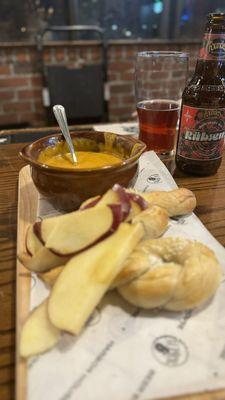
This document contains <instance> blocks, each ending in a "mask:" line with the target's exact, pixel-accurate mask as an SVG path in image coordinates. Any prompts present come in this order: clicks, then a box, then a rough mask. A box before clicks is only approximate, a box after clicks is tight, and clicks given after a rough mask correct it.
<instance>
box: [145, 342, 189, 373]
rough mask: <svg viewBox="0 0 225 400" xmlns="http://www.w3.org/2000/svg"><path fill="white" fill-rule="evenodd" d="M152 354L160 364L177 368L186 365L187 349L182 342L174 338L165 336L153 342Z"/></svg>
mask: <svg viewBox="0 0 225 400" xmlns="http://www.w3.org/2000/svg"><path fill="white" fill-rule="evenodd" d="M152 354H153V356H154V357H155V359H156V360H157V361H158V362H159V363H160V364H163V365H166V366H168V367H177V366H179V365H182V364H185V363H186V361H187V359H188V348H187V346H186V344H185V343H184V342H183V341H182V340H180V339H178V338H176V337H175V336H171V335H165V336H159V337H158V338H156V339H155V340H154V342H153V344H152Z"/></svg>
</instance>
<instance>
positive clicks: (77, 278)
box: [48, 223, 144, 334]
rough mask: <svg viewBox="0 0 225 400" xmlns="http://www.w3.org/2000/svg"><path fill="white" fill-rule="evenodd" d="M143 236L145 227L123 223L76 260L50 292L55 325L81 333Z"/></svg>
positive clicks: (71, 262) (60, 276)
mask: <svg viewBox="0 0 225 400" xmlns="http://www.w3.org/2000/svg"><path fill="white" fill-rule="evenodd" d="M143 234H144V230H143V227H142V224H135V225H131V224H127V223H121V224H120V226H119V228H118V230H117V231H116V232H115V233H114V234H112V235H111V236H110V237H108V238H107V239H105V240H104V241H102V242H100V243H99V244H97V245H95V246H94V247H92V248H90V249H89V250H86V251H84V252H83V253H81V254H79V255H77V256H75V257H73V258H72V259H71V260H70V261H69V262H68V264H67V265H66V266H65V267H64V269H63V271H62V272H61V274H60V275H59V277H58V279H57V280H56V283H55V285H54V286H53V288H52V291H51V295H50V298H49V303H48V313H49V318H50V320H51V322H52V324H53V325H55V326H56V327H57V328H59V329H62V330H65V331H68V332H70V333H72V334H78V333H79V332H80V331H81V329H82V328H83V326H84V324H85V322H86V321H87V320H88V318H89V317H90V315H91V313H92V312H93V310H94V309H95V307H96V306H97V304H98V303H99V302H100V300H101V299H102V297H103V295H104V294H105V292H106V291H107V290H108V288H109V286H110V284H111V283H112V281H113V280H114V278H115V277H116V275H117V274H118V273H119V272H120V271H121V269H122V268H123V264H124V261H125V260H126V258H127V257H128V256H129V254H130V253H131V252H132V250H133V249H134V248H135V246H136V245H137V243H138V242H139V241H140V240H141V238H142V236H143Z"/></svg>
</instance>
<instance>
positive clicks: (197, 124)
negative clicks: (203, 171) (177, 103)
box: [177, 105, 225, 161]
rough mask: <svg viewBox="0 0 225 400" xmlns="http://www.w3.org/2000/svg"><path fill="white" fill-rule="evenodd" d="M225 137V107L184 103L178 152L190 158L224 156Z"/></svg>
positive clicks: (207, 158) (202, 158)
mask: <svg viewBox="0 0 225 400" xmlns="http://www.w3.org/2000/svg"><path fill="white" fill-rule="evenodd" d="M224 137H225V108H197V107H190V106H186V105H183V107H182V113H181V121H180V133H179V139H178V145H177V154H178V155H179V156H181V157H185V158H188V159H190V160H202V161H205V160H216V159H217V158H220V157H222V152H223V147H224Z"/></svg>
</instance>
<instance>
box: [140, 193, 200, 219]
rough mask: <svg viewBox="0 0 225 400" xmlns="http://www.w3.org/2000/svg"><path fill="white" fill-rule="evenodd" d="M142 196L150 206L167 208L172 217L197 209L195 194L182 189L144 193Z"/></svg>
mask: <svg viewBox="0 0 225 400" xmlns="http://www.w3.org/2000/svg"><path fill="white" fill-rule="evenodd" d="M141 196H142V197H144V199H145V200H146V201H147V202H148V203H149V205H151V206H153V205H157V206H159V207H162V208H165V209H166V210H167V212H168V214H169V216H170V217H173V216H179V215H185V214H189V213H191V212H192V211H193V210H194V208H195V207H196V198H195V195H194V193H193V192H191V191H190V190H188V189H185V188H180V189H174V190H170V191H168V192H166V191H162V192H144V193H141Z"/></svg>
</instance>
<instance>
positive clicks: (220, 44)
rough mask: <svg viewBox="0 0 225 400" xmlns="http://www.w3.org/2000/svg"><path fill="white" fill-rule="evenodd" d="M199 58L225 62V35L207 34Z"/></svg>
mask: <svg viewBox="0 0 225 400" xmlns="http://www.w3.org/2000/svg"><path fill="white" fill-rule="evenodd" d="M199 58H200V59H203V60H225V34H224V33H221V34H216V33H206V34H205V35H204V37H203V44H202V48H201V50H200V53H199Z"/></svg>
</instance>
